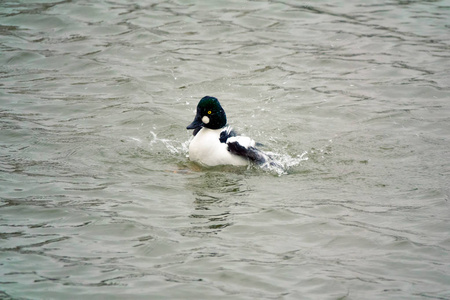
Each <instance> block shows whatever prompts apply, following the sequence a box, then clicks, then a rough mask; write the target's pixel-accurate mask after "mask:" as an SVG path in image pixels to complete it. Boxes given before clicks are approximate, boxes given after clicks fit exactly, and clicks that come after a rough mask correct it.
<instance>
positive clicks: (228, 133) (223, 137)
mask: <svg viewBox="0 0 450 300" xmlns="http://www.w3.org/2000/svg"><path fill="white" fill-rule="evenodd" d="M236 135H237V134H236V131H234V130H233V129H232V128H231V127H230V126H227V127H225V128H224V129H223V130H222V132H221V133H220V138H219V140H220V142H221V143H226V142H227V141H228V139H229V138H230V137H235V136H236Z"/></svg>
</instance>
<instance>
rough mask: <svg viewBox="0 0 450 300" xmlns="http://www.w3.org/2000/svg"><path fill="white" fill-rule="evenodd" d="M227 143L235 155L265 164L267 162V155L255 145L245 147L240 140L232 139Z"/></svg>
mask: <svg viewBox="0 0 450 300" xmlns="http://www.w3.org/2000/svg"><path fill="white" fill-rule="evenodd" d="M227 145H228V151H229V152H231V153H233V154H235V155H239V156H242V157H244V158H248V159H249V160H250V161H253V162H255V163H258V164H264V163H265V162H267V155H266V154H265V153H264V152H262V151H261V150H258V149H257V148H255V147H253V146H249V147H245V146H243V145H242V144H240V143H239V142H238V141H230V142H228V143H227Z"/></svg>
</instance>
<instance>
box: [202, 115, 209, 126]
mask: <svg viewBox="0 0 450 300" xmlns="http://www.w3.org/2000/svg"><path fill="white" fill-rule="evenodd" d="M202 122H203V123H205V124H208V123H209V118H208V116H203V118H202Z"/></svg>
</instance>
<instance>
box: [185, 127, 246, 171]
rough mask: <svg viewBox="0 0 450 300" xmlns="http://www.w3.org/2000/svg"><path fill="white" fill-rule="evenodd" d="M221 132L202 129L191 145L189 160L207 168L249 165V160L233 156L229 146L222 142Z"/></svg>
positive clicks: (219, 130)
mask: <svg viewBox="0 0 450 300" xmlns="http://www.w3.org/2000/svg"><path fill="white" fill-rule="evenodd" d="M221 131H222V130H221V129H217V130H214V129H209V128H202V129H201V130H200V131H199V132H198V133H197V134H196V135H195V136H194V138H193V139H192V141H191V143H190V144H189V159H190V160H192V161H195V162H198V163H201V164H204V165H207V166H218V165H235V166H245V165H247V164H248V160H247V159H245V158H243V157H240V156H237V155H233V154H231V153H230V152H228V150H227V148H228V146H227V144H225V143H221V142H220V140H219V138H220V132H221Z"/></svg>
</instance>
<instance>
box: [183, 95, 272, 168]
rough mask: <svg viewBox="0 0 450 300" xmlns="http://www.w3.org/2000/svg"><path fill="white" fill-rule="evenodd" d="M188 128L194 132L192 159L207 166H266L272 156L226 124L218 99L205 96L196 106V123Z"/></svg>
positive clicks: (190, 152) (191, 146)
mask: <svg viewBox="0 0 450 300" xmlns="http://www.w3.org/2000/svg"><path fill="white" fill-rule="evenodd" d="M186 129H188V130H194V131H193V136H194V137H193V139H192V140H191V141H190V143H189V159H190V160H191V161H193V162H196V163H199V164H201V165H204V166H208V167H213V166H219V165H234V166H246V165H249V164H250V163H252V162H253V163H256V164H259V165H264V164H265V163H267V162H269V161H270V156H269V155H267V154H266V153H264V152H263V151H261V150H259V149H258V148H256V145H257V143H256V142H255V141H254V140H253V139H251V138H249V137H246V136H239V135H237V133H236V132H235V131H234V130H233V129H232V128H231V127H230V126H229V125H227V116H226V114H225V110H224V109H223V108H222V106H221V105H220V102H219V100H218V99H217V98H215V97H211V96H205V97H203V98H202V99H200V101H199V103H198V105H197V112H196V115H195V118H194V121H193V122H192V123H191V124H189V125H188V126H187V127H186Z"/></svg>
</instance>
